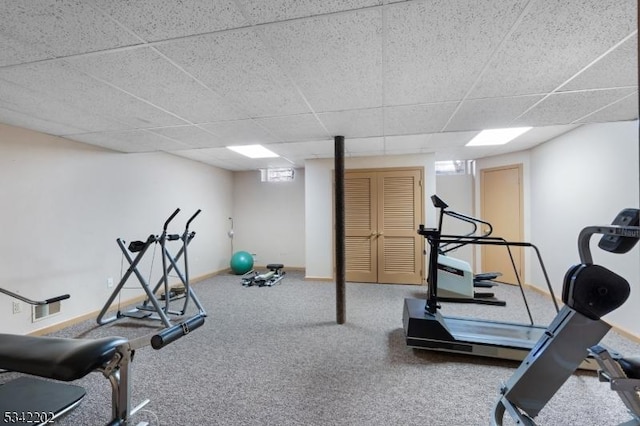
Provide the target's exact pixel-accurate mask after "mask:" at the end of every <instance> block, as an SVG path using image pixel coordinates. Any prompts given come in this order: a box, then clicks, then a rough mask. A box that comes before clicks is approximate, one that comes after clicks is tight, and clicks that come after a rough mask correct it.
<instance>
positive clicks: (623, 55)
mask: <svg viewBox="0 0 640 426" xmlns="http://www.w3.org/2000/svg"><path fill="white" fill-rule="evenodd" d="M637 64H638V35H637V34H636V35H635V36H633V37H631V38H630V39H629V40H627V41H626V42H625V43H623V44H622V45H620V46H619V47H618V48H617V49H615V50H613V51H612V52H610V53H608V54H607V55H606V56H605V57H604V58H602V59H600V60H599V61H598V62H596V63H595V64H593V65H592V66H590V67H589V68H587V69H586V70H585V71H584V72H582V73H580V74H579V75H578V76H576V77H575V78H574V79H572V80H571V81H570V82H568V83H567V84H565V85H564V86H562V88H560V90H562V91H565V90H582V89H597V88H601V87H624V86H637V85H638V72H637Z"/></svg>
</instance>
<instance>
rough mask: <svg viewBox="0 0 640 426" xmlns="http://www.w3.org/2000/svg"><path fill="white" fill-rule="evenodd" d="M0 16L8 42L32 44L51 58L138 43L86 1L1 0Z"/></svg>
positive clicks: (3, 32)
mask: <svg viewBox="0 0 640 426" xmlns="http://www.w3.org/2000/svg"><path fill="white" fill-rule="evenodd" d="M0 16H2V34H3V37H6V38H5V40H8V41H9V44H10V45H12V46H15V47H17V48H19V47H22V46H24V45H27V46H31V47H35V48H34V49H39V50H41V51H43V52H47V53H51V54H52V55H53V56H55V57H61V56H68V55H74V54H78V53H84V52H93V51H99V50H105V49H109V48H114V47H120V46H128V45H133V44H138V43H140V40H139V39H138V38H136V37H134V36H132V35H130V34H128V33H127V32H126V31H122V29H121V28H120V27H119V26H118V25H117V24H116V23H115V22H113V21H112V20H111V19H109V18H107V17H106V16H105V15H104V14H102V13H101V12H100V11H98V10H97V9H95V8H94V7H92V6H91V4H90V3H88V2H86V1H80V0H39V1H3V2H0ZM14 43H15V44H14ZM53 56H49V57H53Z"/></svg>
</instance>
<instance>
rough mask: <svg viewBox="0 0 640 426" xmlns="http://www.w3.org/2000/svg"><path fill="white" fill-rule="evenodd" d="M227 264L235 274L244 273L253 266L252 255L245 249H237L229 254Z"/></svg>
mask: <svg viewBox="0 0 640 426" xmlns="http://www.w3.org/2000/svg"><path fill="white" fill-rule="evenodd" d="M229 266H231V271H232V272H233V273H234V274H236V275H242V274H246V273H247V272H249V271H250V270H251V269H252V268H253V256H251V253H247V252H246V251H237V252H235V253H234V254H233V256H231V262H229Z"/></svg>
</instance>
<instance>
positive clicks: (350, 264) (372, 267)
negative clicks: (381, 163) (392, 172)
mask: <svg viewBox="0 0 640 426" xmlns="http://www.w3.org/2000/svg"><path fill="white" fill-rule="evenodd" d="M377 182H378V180H377V177H376V174H375V172H348V173H346V174H345V182H344V194H345V197H344V198H345V200H344V201H345V206H344V208H345V253H346V279H347V281H356V282H361V283H375V282H377V281H378V265H377V262H378V244H377V243H376V238H377V236H376V234H377V232H378V208H377V204H378V189H377Z"/></svg>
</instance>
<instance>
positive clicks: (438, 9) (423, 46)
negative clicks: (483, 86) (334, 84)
mask: <svg viewBox="0 0 640 426" xmlns="http://www.w3.org/2000/svg"><path fill="white" fill-rule="evenodd" d="M525 3H526V2H525V1H507V0H501V1H491V2H484V3H483V6H482V7H479V6H478V5H477V3H475V2H469V1H467V0H453V1H451V0H446V1H445V0H439V1H427V2H417V1H416V2H405V3H398V4H394V5H391V6H389V7H387V9H386V15H385V22H386V27H385V32H386V42H385V45H384V49H385V60H384V68H385V80H384V90H385V94H384V102H385V105H402V104H412V103H431V102H439V101H454V100H460V99H462V97H463V96H464V95H465V93H466V92H467V91H468V90H469V88H470V87H471V85H472V84H473V82H474V81H475V79H476V77H477V76H478V74H479V73H480V71H481V70H482V68H483V66H484V64H485V62H486V61H487V58H488V56H489V55H490V54H491V53H492V51H493V50H494V49H496V47H497V46H498V44H499V43H500V41H501V39H502V38H503V37H504V34H505V33H506V32H507V31H508V29H509V28H510V27H511V26H512V25H513V23H514V22H515V21H516V18H517V17H518V15H519V13H520V11H521V10H522V8H523V7H524V4H525ZM488 23H490V24H488Z"/></svg>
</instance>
